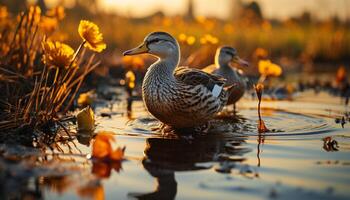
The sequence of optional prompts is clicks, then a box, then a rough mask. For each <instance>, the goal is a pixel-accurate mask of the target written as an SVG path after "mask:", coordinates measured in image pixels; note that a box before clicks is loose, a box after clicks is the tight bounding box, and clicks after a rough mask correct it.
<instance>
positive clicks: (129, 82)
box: [125, 71, 135, 89]
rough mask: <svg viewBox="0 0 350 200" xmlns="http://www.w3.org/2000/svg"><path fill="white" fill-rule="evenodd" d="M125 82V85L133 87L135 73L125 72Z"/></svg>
mask: <svg viewBox="0 0 350 200" xmlns="http://www.w3.org/2000/svg"><path fill="white" fill-rule="evenodd" d="M125 83H126V84H127V87H128V88H130V89H133V88H135V74H134V72H132V71H128V72H127V73H126V74H125Z"/></svg>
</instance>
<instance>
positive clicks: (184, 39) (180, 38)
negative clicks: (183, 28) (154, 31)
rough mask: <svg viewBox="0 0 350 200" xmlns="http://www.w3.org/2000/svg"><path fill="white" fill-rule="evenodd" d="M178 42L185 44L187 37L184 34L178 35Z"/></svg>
mask: <svg viewBox="0 0 350 200" xmlns="http://www.w3.org/2000/svg"><path fill="white" fill-rule="evenodd" d="M178 38H179V41H180V42H186V38H187V36H186V34H184V33H180V35H179V37H178Z"/></svg>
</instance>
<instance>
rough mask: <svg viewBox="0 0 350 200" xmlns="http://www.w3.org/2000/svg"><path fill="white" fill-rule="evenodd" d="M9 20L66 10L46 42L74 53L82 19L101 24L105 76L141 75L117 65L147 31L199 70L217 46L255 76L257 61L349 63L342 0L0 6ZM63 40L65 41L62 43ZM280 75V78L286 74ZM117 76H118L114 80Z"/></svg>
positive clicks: (327, 68) (101, 0)
mask: <svg viewBox="0 0 350 200" xmlns="http://www.w3.org/2000/svg"><path fill="white" fill-rule="evenodd" d="M0 3H1V5H4V6H6V7H8V12H9V13H11V14H13V15H15V14H17V13H18V12H20V11H23V10H25V9H26V7H28V6H29V5H32V4H37V5H39V6H40V7H41V9H42V12H45V11H46V10H48V9H50V8H53V7H56V6H63V7H65V15H66V16H65V18H64V20H63V21H62V23H60V24H59V28H58V30H56V31H55V32H54V33H53V35H52V38H55V39H56V40H60V41H64V42H67V43H69V44H71V45H72V46H74V47H75V46H78V45H79V44H78V42H79V41H80V40H79V35H78V34H77V30H76V27H77V25H78V24H79V21H80V20H81V19H88V20H91V21H93V22H95V23H96V24H98V25H99V27H100V28H101V32H102V33H103V34H104V38H105V41H106V43H107V50H106V51H105V52H104V55H103V56H104V57H103V59H102V60H103V62H104V64H105V65H103V66H104V67H105V68H103V67H102V68H100V69H99V70H100V71H99V73H101V75H103V74H104V73H107V71H110V68H113V67H116V68H117V67H119V66H121V65H122V66H123V67H124V68H125V67H126V68H132V69H133V70H134V71H138V70H140V71H143V70H144V68H145V67H147V66H148V65H149V64H150V63H151V62H152V58H150V57H148V56H139V57H133V58H122V56H121V52H123V51H125V50H127V49H129V48H132V47H134V46H135V45H137V44H138V43H140V42H141V41H142V40H143V38H144V37H145V35H146V34H148V33H149V32H151V31H158V30H162V31H167V32H169V33H171V34H173V35H174V36H176V38H177V39H178V40H179V42H180V45H181V51H182V58H181V64H186V65H189V66H191V67H197V68H202V67H204V66H207V65H209V64H211V63H213V59H214V53H215V50H216V47H217V46H219V45H224V44H225V45H232V46H233V47H235V48H237V50H238V52H239V55H240V56H241V57H242V58H245V59H246V60H248V61H250V62H251V63H252V66H253V67H250V68H249V69H245V70H244V71H245V72H246V73H248V74H257V67H255V66H256V64H257V62H258V60H259V59H270V60H272V61H273V62H275V63H277V64H279V65H280V66H282V68H283V71H284V72H286V73H288V72H291V73H298V74H299V73H304V74H311V73H312V74H314V73H329V72H335V71H336V69H338V68H339V67H340V66H343V67H345V68H348V67H349V61H350V34H349V28H350V1H348V0H308V1H304V0H294V1H288V0H256V1H251V0H219V1H218V0H177V1H168V0H143V1H139V0H129V1H123V0H37V1H36V0H1V1H0ZM68 38H69V39H68ZM286 73H284V74H286ZM117 74H118V73H117Z"/></svg>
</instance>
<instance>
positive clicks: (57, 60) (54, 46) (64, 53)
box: [42, 41, 75, 68]
mask: <svg viewBox="0 0 350 200" xmlns="http://www.w3.org/2000/svg"><path fill="white" fill-rule="evenodd" d="M42 48H43V50H44V55H43V62H44V63H45V64H46V65H50V66H55V67H59V68H63V67H66V68H67V67H69V65H70V63H71V61H72V59H73V54H74V50H73V49H72V48H71V47H70V46H68V45H66V44H63V43H61V42H50V41H48V42H43V43H42ZM72 66H75V64H74V63H73V65H72Z"/></svg>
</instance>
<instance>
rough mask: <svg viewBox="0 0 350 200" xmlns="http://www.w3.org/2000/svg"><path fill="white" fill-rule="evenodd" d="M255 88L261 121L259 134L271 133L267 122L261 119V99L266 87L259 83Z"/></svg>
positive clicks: (259, 122)
mask: <svg viewBox="0 0 350 200" xmlns="http://www.w3.org/2000/svg"><path fill="white" fill-rule="evenodd" d="M254 88H255V92H256V96H257V97H258V116H259V121H258V132H259V133H265V132H268V131H270V130H269V129H268V128H267V127H266V125H265V122H264V121H263V120H262V118H261V111H260V110H261V107H260V106H261V97H262V93H263V90H264V85H263V84H262V83H258V84H256V85H255V86H254Z"/></svg>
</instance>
